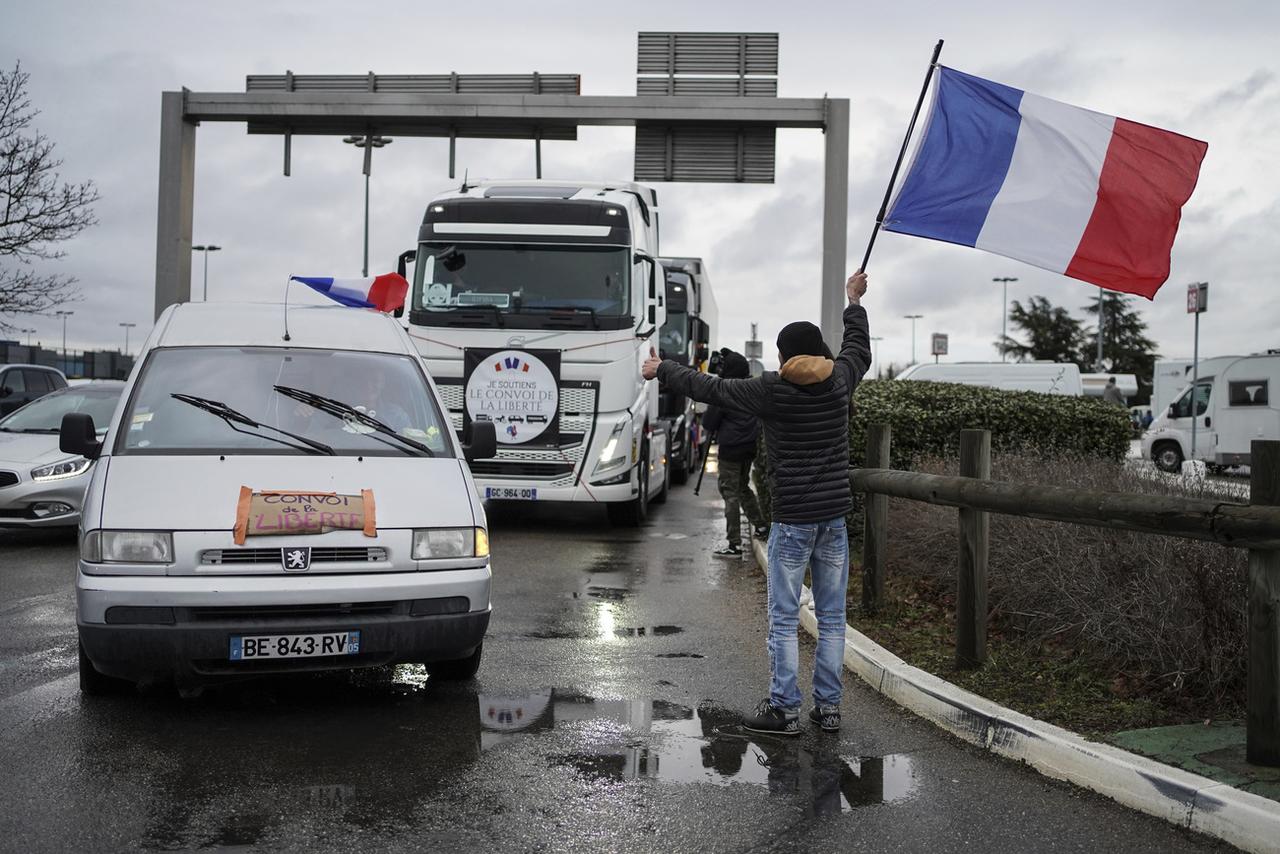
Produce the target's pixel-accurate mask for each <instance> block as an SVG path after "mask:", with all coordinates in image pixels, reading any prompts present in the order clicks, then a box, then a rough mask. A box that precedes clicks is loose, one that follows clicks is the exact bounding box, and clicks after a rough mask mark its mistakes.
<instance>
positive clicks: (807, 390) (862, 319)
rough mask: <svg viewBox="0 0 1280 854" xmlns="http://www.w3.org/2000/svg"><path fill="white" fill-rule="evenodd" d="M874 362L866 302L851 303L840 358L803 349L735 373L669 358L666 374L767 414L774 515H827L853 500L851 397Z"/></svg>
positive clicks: (703, 395)
mask: <svg viewBox="0 0 1280 854" xmlns="http://www.w3.org/2000/svg"><path fill="white" fill-rule="evenodd" d="M870 364H871V333H870V331H869V330H868V328H867V312H866V309H864V308H863V307H862V306H860V305H851V306H849V307H848V308H846V309H845V310H844V340H843V342H842V344H841V347H840V355H838V356H837V357H836V358H835V361H834V362H833V361H832V360H831V359H827V358H825V357H823V356H795V357H794V358H791V359H788V360H787V363H786V364H785V365H783V366H782V370H781V371H780V372H778V373H774V372H772V371H770V372H767V373H765V374H763V375H761V376H758V377H756V378H754V379H746V380H730V379H721V378H720V377H715V376H710V375H708V374H703V373H699V372H697V371H693V370H690V369H689V368H685V367H682V366H681V365H678V364H676V363H675V362H663V363H662V365H661V366H660V367H659V368H658V379H659V381H661V382H662V383H663V385H665V386H667V387H668V388H670V389H671V390H672V391H674V392H676V393H677V394H683V395H686V396H688V397H691V398H693V399H694V400H700V401H703V402H704V403H710V404H714V405H716V406H722V407H725V408H728V409H736V410H740V411H742V412H748V413H753V414H755V415H758V416H760V418H761V419H763V421H764V431H765V442H766V444H767V445H768V452H769V457H768V464H767V472H768V476H769V486H770V490H771V492H772V497H773V521H775V522H787V523H791V524H809V523H813V522H825V521H828V520H830V519H836V518H839V517H841V516H844V515H845V514H847V513H848V512H849V510H850V509H851V507H852V498H851V495H850V492H849V398H850V397H851V396H852V395H853V390H854V388H855V387H856V386H857V384H858V381H859V380H861V379H862V376H863V374H865V373H866V371H867V368H868V367H869V366H870Z"/></svg>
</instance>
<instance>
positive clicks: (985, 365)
mask: <svg viewBox="0 0 1280 854" xmlns="http://www.w3.org/2000/svg"><path fill="white" fill-rule="evenodd" d="M897 378H898V379H900V380H929V381H931V382H937V383H960V384H961V385H984V386H989V387H991V388H1002V389H1005V390H1006V391H1039V392H1043V393H1045V394H1065V395H1072V396H1075V397H1079V396H1080V395H1081V394H1083V393H1084V390H1083V386H1082V385H1081V382H1080V368H1079V367H1077V366H1076V365H1074V364H1072V363H1070V362H950V363H946V364H934V365H928V364H918V365H912V366H911V367H909V368H907V369H906V370H905V371H903V372H902V373H900V374H898V377H897Z"/></svg>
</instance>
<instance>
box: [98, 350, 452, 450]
mask: <svg viewBox="0 0 1280 854" xmlns="http://www.w3.org/2000/svg"><path fill="white" fill-rule="evenodd" d="M276 386H280V387H283V388H287V389H291V390H292V389H297V390H301V391H304V392H309V393H311V394H312V395H320V396H323V397H325V398H331V399H332V400H334V401H338V402H340V403H343V404H347V405H348V406H350V407H352V408H353V409H355V410H357V411H358V412H360V413H364V414H365V415H367V416H369V417H370V418H371V419H374V420H375V423H376V422H381V423H382V424H385V425H386V426H387V427H389V428H391V430H393V431H395V433H396V434H397V435H399V436H403V437H405V438H406V439H410V440H413V442H416V443H419V444H421V445H423V446H425V447H426V448H428V449H429V451H430V453H431V454H432V455H434V456H452V455H453V452H452V446H451V444H450V443H449V442H448V441H447V437H446V434H445V431H446V430H448V429H450V428H449V425H448V422H446V421H445V420H444V419H443V418H442V417H441V415H440V411H439V409H438V408H437V407H436V404H435V400H434V398H433V397H432V396H431V394H430V391H429V387H428V385H427V382H426V378H425V377H424V376H423V374H422V371H421V369H420V368H419V366H418V365H417V363H416V362H414V361H413V360H412V359H410V358H408V357H406V356H395V355H391V354H388V353H363V352H354V351H349V350H314V349H293V348H286V347H175V348H164V349H158V350H155V351H153V352H152V354H151V355H150V357H149V358H148V359H147V362H146V364H145V365H144V366H143V369H142V373H141V375H140V376H139V379H138V382H137V387H136V388H135V389H134V391H133V394H132V398H131V400H130V401H129V409H128V411H127V412H126V413H125V415H124V417H123V418H122V419H121V421H120V432H119V436H118V438H117V440H116V453H117V454H184V455H201V454H288V455H297V454H303V453H314V449H313V448H311V447H309V446H308V445H307V444H306V443H305V442H302V441H299V440H294V439H290V438H289V435H290V434H292V435H293V436H297V437H302V438H303V439H306V440H310V441H311V442H313V443H320V444H321V445H323V446H328V447H329V448H332V449H333V452H334V453H335V454H338V455H340V456H357V455H363V456H403V455H405V454H406V453H409V452H410V451H412V450H413V448H412V445H411V444H408V443H401V442H398V441H397V440H396V439H395V437H394V436H387V435H384V434H382V433H380V432H378V431H377V430H375V429H373V428H371V427H370V426H369V424H368V423H365V422H364V421H362V420H361V418H359V417H356V416H351V415H347V416H340V415H335V414H330V412H326V411H324V410H323V409H322V408H319V407H317V406H314V405H308V404H307V403H306V402H304V401H302V400H299V399H297V397H296V396H288V395H285V394H282V393H281V392H279V391H277V389H276ZM174 395H179V396H181V397H185V398H188V400H189V399H191V398H199V399H202V400H203V401H205V402H216V403H218V404H221V405H223V406H224V407H225V409H223V410H220V411H223V412H226V411H230V412H232V413H234V414H235V415H237V416H243V417H244V419H247V420H248V421H251V422H256V425H258V426H253V425H251V424H247V423H245V422H244V421H242V420H238V419H237V418H234V417H232V418H228V417H223V415H219V414H218V412H215V411H210V407H198V406H192V405H190V403H189V402H185V401H184V400H182V399H179V398H177V397H174ZM421 453H425V452H421Z"/></svg>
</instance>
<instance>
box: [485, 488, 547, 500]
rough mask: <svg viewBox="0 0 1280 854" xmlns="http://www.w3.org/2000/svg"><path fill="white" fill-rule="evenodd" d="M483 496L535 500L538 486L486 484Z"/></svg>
mask: <svg viewBox="0 0 1280 854" xmlns="http://www.w3.org/2000/svg"><path fill="white" fill-rule="evenodd" d="M484 497H485V498H497V499H500V500H515V501H537V500H538V488H537V487H535V486H486V487H485V488H484Z"/></svg>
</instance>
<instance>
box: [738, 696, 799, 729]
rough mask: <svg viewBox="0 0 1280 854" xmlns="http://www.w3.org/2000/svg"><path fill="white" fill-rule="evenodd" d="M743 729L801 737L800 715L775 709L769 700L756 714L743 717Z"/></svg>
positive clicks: (764, 702) (759, 706)
mask: <svg viewBox="0 0 1280 854" xmlns="http://www.w3.org/2000/svg"><path fill="white" fill-rule="evenodd" d="M742 728H743V729H745V730H750V731H751V732H763V733H767V734H768V735H799V734H800V715H799V714H796V713H791V714H788V713H787V712H784V711H782V709H776V708H774V706H773V704H772V703H770V702H769V701H768V700H762V701H761V702H760V705H758V706H756V708H755V711H754V712H752V713H751V714H749V715H746V716H745V717H743V719H742Z"/></svg>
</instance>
